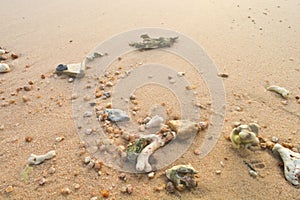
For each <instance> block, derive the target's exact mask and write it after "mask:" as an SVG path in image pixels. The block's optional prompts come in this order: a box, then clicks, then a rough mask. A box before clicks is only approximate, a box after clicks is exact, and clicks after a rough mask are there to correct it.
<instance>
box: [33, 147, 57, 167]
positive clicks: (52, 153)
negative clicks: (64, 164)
mask: <svg viewBox="0 0 300 200" xmlns="http://www.w3.org/2000/svg"><path fill="white" fill-rule="evenodd" d="M54 156H56V153H55V151H54V150H52V151H49V152H48V153H46V154H44V155H35V154H31V155H30V157H29V158H28V164H29V165H38V164H41V163H43V162H44V161H45V160H49V159H51V158H53V157H54Z"/></svg>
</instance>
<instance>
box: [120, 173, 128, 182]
mask: <svg viewBox="0 0 300 200" xmlns="http://www.w3.org/2000/svg"><path fill="white" fill-rule="evenodd" d="M119 179H121V180H122V181H126V180H127V178H126V174H125V173H121V174H120V175H119Z"/></svg>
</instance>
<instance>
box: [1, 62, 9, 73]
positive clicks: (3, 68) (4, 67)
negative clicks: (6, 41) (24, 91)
mask: <svg viewBox="0 0 300 200" xmlns="http://www.w3.org/2000/svg"><path fill="white" fill-rule="evenodd" d="M9 71H10V67H9V65H8V64H6V63H0V73H6V72H9Z"/></svg>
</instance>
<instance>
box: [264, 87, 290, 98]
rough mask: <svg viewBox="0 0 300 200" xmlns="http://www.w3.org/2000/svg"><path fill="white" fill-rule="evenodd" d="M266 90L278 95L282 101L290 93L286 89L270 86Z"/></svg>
mask: <svg viewBox="0 0 300 200" xmlns="http://www.w3.org/2000/svg"><path fill="white" fill-rule="evenodd" d="M267 90H268V91H272V92H276V93H277V94H280V95H281V96H282V97H283V98H284V99H287V98H288V96H289V93H290V92H289V91H288V90H287V89H285V88H283V87H280V86H277V85H271V86H269V87H268V88H267Z"/></svg>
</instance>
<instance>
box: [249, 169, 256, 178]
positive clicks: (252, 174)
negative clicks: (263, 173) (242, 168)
mask: <svg viewBox="0 0 300 200" xmlns="http://www.w3.org/2000/svg"><path fill="white" fill-rule="evenodd" d="M249 174H250V176H252V177H253V178H256V177H257V175H258V173H257V172H256V171H254V170H250V171H249Z"/></svg>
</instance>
